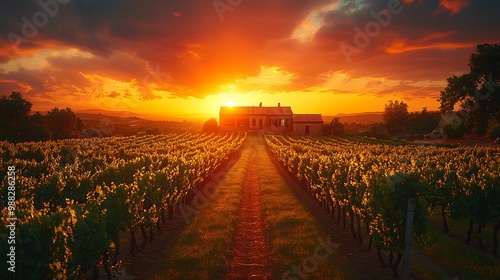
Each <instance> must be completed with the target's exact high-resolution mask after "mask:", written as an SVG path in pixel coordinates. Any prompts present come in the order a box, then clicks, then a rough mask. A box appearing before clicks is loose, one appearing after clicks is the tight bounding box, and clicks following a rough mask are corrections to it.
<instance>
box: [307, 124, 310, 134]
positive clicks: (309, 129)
mask: <svg viewBox="0 0 500 280" xmlns="http://www.w3.org/2000/svg"><path fill="white" fill-rule="evenodd" d="M309 130H310V128H309V126H308V125H306V135H309Z"/></svg>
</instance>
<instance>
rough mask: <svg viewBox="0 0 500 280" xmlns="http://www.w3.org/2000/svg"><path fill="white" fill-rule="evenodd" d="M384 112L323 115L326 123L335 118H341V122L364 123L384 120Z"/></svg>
mask: <svg viewBox="0 0 500 280" xmlns="http://www.w3.org/2000/svg"><path fill="white" fill-rule="evenodd" d="M382 114H383V113H382V112H366V113H353V114H336V115H333V116H323V121H324V123H330V122H331V121H332V119H333V118H340V122H347V123H352V122H356V123H362V124H372V123H377V122H383V121H384V118H383V117H382Z"/></svg>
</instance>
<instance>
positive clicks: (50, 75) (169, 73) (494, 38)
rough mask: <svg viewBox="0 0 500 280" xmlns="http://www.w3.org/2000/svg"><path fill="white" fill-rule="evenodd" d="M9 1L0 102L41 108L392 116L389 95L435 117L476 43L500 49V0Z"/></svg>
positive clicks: (2, 26)
mask: <svg viewBox="0 0 500 280" xmlns="http://www.w3.org/2000/svg"><path fill="white" fill-rule="evenodd" d="M43 3H46V4H45V5H43ZM0 5H1V6H0V33H1V37H0V94H3V95H5V94H10V92H12V91H20V92H21V93H22V94H23V96H24V97H25V98H26V99H28V100H30V101H31V102H32V103H33V104H34V106H33V109H34V110H39V111H45V110H49V109H51V108H53V107H68V106H69V107H71V108H72V109H74V110H81V109H90V108H99V109H105V110H113V111H132V112H136V113H152V114H191V113H207V114H213V115H216V114H217V113H218V111H219V107H220V106H221V105H222V106H225V105H228V104H234V105H250V106H251V105H258V104H259V102H263V104H264V106H266V105H267V106H272V105H276V104H277V103H278V102H281V104H282V105H287V106H292V109H293V111H294V112H295V113H322V114H324V115H333V114H338V113H354V112H373V111H382V110H383V108H384V104H385V103H386V102H387V101H389V100H391V99H392V100H395V99H398V100H403V101H404V102H406V103H408V104H409V106H410V108H409V110H410V111H416V110H420V109H421V108H422V107H424V106H426V107H428V109H431V110H433V109H437V108H438V106H439V104H438V102H437V101H436V99H437V98H438V97H439V91H440V90H443V89H444V87H445V86H446V78H447V77H449V76H451V75H454V74H462V73H465V72H467V70H468V66H467V64H468V58H469V56H470V54H471V53H472V52H474V50H475V47H476V45H477V44H480V43H498V42H500V36H499V34H500V17H499V16H498V15H499V11H500V1H494V0H439V1H438V0H433V1H431V0H413V1H412V0H404V1H403V0H401V2H400V1H397V0H380V1H379V0H376V1H372V0H345V1H325V0H314V1H313V0H220V1H219V0H215V1H214V0H148V1H137V0H41V1H40V2H38V1H35V0H30V1H27V0H26V1H14V0H8V1H7V0H2V2H1V4H0ZM389 17H390V18H389ZM377 18H378V21H377ZM361 32H362V34H361Z"/></svg>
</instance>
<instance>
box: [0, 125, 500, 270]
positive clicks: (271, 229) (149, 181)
mask: <svg viewBox="0 0 500 280" xmlns="http://www.w3.org/2000/svg"><path fill="white" fill-rule="evenodd" d="M0 148H1V149H2V152H1V158H0V160H1V162H2V166H5V170H8V171H9V172H5V174H4V175H3V176H4V177H2V182H3V184H2V189H1V190H0V195H1V197H2V199H1V201H0V202H1V203H0V206H1V208H2V211H1V215H2V216H1V218H2V227H1V228H0V234H1V235H2V240H8V237H9V236H10V235H14V236H15V238H14V239H15V244H10V243H9V244H6V243H5V242H2V243H0V251H1V252H2V264H1V265H0V267H1V269H7V266H8V265H9V264H8V261H9V259H8V258H9V256H8V254H9V252H10V250H11V248H10V246H11V245H14V246H15V260H16V267H15V269H16V274H15V275H16V277H17V278H18V279H106V278H108V277H111V278H114V279H393V278H399V279H401V278H402V277H403V276H402V271H403V263H404V262H405V261H407V260H405V258H404V253H405V233H406V230H405V229H406V222H407V205H408V200H409V199H414V200H415V210H414V222H413V223H410V224H411V225H413V229H412V230H411V234H412V237H413V241H414V242H413V246H412V249H411V250H412V251H411V258H410V260H411V268H410V270H409V274H410V277H411V279H498V278H499V277H500V260H499V258H498V248H497V247H498V246H497V235H498V229H499V224H500V203H499V201H500V148H498V147H495V146H491V147H479V146H478V147H463V146H446V145H431V144H413V143H409V142H394V141H380V140H372V139H368V138H310V137H303V138H291V137H287V136H272V135H265V136H262V135H246V134H244V133H229V134H221V135H214V134H212V135H208V134H191V133H182V134H166V135H156V136H152V135H147V136H146V135H145V136H129V137H110V138H94V139H85V140H81V139H75V140H63V141H58V142H40V143H21V144H16V145H14V144H9V143H7V142H3V143H1V144H0ZM12 178H15V179H12ZM12 182H14V183H12ZM12 193H13V194H15V196H14V197H15V199H11V197H12ZM11 201H14V202H15V204H13V203H11ZM9 206H11V208H9ZM13 217H15V218H16V220H15V227H14V228H12V227H8V226H7V225H9V224H10V221H11V220H10V219H9V218H13Z"/></svg>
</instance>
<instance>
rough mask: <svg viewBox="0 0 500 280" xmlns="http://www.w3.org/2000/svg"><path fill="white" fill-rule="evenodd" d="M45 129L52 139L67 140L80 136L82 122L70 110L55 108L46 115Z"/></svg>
mask: <svg viewBox="0 0 500 280" xmlns="http://www.w3.org/2000/svg"><path fill="white" fill-rule="evenodd" d="M45 118H46V122H47V128H48V129H49V131H50V133H51V134H52V139H55V140H57V139H67V138H76V137H80V136H82V130H83V122H82V120H80V119H79V118H78V117H76V115H75V113H74V112H73V111H72V110H71V108H66V109H58V108H57V107H56V108H54V109H52V110H50V111H49V112H48V113H47V116H46V117H45Z"/></svg>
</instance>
